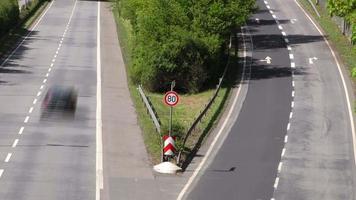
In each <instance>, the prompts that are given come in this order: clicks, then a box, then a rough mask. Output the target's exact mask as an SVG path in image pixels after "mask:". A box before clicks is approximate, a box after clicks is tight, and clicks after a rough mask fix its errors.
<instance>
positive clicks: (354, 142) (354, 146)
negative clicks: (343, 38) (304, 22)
mask: <svg viewBox="0 0 356 200" xmlns="http://www.w3.org/2000/svg"><path fill="white" fill-rule="evenodd" d="M294 2H295V3H296V4H297V5H298V7H299V8H300V9H301V10H302V11H303V13H304V15H305V16H306V17H307V18H308V19H309V20H310V22H311V23H312V24H313V25H314V27H315V28H316V29H317V30H318V32H319V33H320V35H321V36H322V37H323V38H324V41H325V43H326V44H327V45H328V47H329V49H330V51H331V54H332V56H333V57H334V60H335V62H336V65H337V68H338V70H339V74H340V77H341V80H342V85H343V87H344V92H345V97H346V101H347V108H348V111H349V118H350V123H351V131H352V141H353V149H354V162H355V165H356V135H355V124H354V117H353V115H352V112H353V111H352V110H353V109H352V108H351V102H350V98H349V96H350V95H349V92H348V91H347V86H346V82H345V78H344V75H343V73H342V70H341V66H340V63H339V61H338V59H337V58H336V55H335V52H334V51H333V49H332V48H331V46H330V44H329V41H328V40H327V39H326V38H325V36H324V34H323V33H322V31H321V30H320V29H319V27H318V26H317V25H316V23H315V22H314V21H313V19H312V18H311V17H310V16H309V14H308V13H307V12H306V11H305V10H304V8H303V7H302V6H301V5H300V4H299V3H298V2H297V0H294Z"/></svg>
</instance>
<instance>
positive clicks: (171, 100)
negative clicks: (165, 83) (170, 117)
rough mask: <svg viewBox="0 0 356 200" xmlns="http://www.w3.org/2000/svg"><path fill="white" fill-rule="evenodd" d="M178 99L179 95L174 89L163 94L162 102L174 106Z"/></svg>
mask: <svg viewBox="0 0 356 200" xmlns="http://www.w3.org/2000/svg"><path fill="white" fill-rule="evenodd" d="M178 101H179V96H178V94H177V93H176V92H174V91H169V92H167V93H166V95H164V102H165V103H166V104H167V105H168V106H175V105H177V103H178Z"/></svg>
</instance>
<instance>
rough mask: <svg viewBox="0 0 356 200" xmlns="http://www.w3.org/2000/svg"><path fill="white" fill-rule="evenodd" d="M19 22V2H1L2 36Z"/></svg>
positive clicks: (12, 0)
mask: <svg viewBox="0 0 356 200" xmlns="http://www.w3.org/2000/svg"><path fill="white" fill-rule="evenodd" d="M18 20H19V5H18V2H17V0H1V1H0V36H1V35H3V34H4V33H6V32H7V31H9V30H10V29H11V28H12V27H13V26H14V25H16V24H17V23H18Z"/></svg>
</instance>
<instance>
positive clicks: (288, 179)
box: [270, 1, 355, 199]
mask: <svg viewBox="0 0 356 200" xmlns="http://www.w3.org/2000/svg"><path fill="white" fill-rule="evenodd" d="M270 5H271V7H273V8H275V9H276V10H279V12H278V13H277V15H279V16H280V17H281V18H283V19H292V18H295V19H296V20H297V21H296V22H295V23H288V24H285V25H284V29H285V31H286V32H287V33H288V34H289V35H290V36H289V37H290V41H291V43H292V46H293V48H292V51H293V53H294V55H295V62H296V65H297V68H296V70H297V71H302V72H303V73H300V74H299V75H297V76H295V78H294V80H295V89H296V97H295V105H296V106H295V108H294V118H293V119H292V121H291V124H292V126H291V130H290V134H289V142H288V144H287V145H286V157H285V159H284V161H283V170H282V171H281V174H280V184H279V187H278V188H277V190H276V192H275V195H274V196H275V198H276V199H295V198H298V199H321V198H323V199H354V198H355V192H354V188H355V184H354V183H355V182H354V178H353V177H355V176H354V175H355V173H354V171H353V168H354V161H353V149H352V136H351V134H352V133H351V128H350V123H349V122H350V119H349V118H348V110H347V105H346V99H345V94H344V89H343V85H342V81H341V79H340V76H339V72H338V69H337V65H336V63H335V60H334V58H333V56H332V54H331V52H330V51H329V48H328V46H327V44H326V43H325V42H324V40H323V37H322V36H321V35H320V33H319V32H318V31H317V29H316V28H315V27H314V26H313V24H312V23H311V22H310V21H309V19H308V18H307V17H306V16H305V15H304V13H303V12H302V11H301V10H300V9H299V7H298V6H297V5H296V4H295V3H294V2H293V1H291V2H290V4H288V3H287V4H285V3H283V4H281V3H279V2H276V1H271V2H270ZM296 36H298V37H296ZM314 57H315V58H317V60H316V59H314ZM310 58H312V59H311V62H310V61H309V60H310ZM320 183H323V184H320Z"/></svg>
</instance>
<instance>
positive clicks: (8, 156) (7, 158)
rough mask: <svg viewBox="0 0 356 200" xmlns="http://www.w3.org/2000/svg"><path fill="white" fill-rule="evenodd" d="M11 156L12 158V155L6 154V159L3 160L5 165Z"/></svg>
mask: <svg viewBox="0 0 356 200" xmlns="http://www.w3.org/2000/svg"><path fill="white" fill-rule="evenodd" d="M11 156H12V153H8V154H7V156H6V158H5V162H6V163H7V162H9V161H10V158H11Z"/></svg>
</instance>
